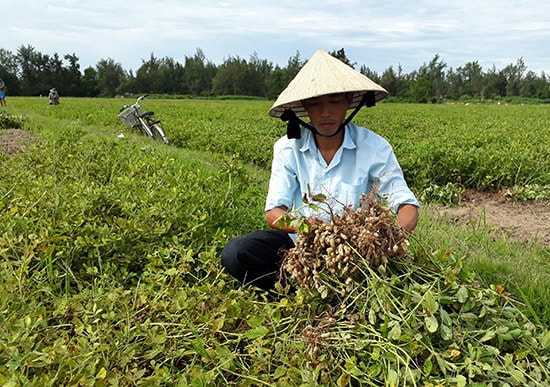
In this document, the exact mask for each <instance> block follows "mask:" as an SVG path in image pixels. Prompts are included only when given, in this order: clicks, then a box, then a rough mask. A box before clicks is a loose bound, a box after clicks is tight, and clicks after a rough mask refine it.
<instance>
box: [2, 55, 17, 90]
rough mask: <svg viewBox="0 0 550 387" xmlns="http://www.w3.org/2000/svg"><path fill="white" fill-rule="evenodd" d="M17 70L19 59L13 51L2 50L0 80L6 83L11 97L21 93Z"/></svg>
mask: <svg viewBox="0 0 550 387" xmlns="http://www.w3.org/2000/svg"><path fill="white" fill-rule="evenodd" d="M17 68H18V67H17V57H16V56H15V55H14V54H13V53H12V52H11V51H8V50H5V49H3V48H0V79H2V80H3V81H4V83H5V84H6V88H7V89H8V92H9V93H10V94H11V95H19V94H20V93H21V87H20V85H19V78H18V77H17Z"/></svg>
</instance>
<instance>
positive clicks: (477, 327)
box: [281, 194, 550, 386]
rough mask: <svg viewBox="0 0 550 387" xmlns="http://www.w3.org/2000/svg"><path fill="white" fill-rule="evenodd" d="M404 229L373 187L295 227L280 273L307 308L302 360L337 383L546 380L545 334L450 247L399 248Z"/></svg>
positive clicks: (549, 338) (548, 342) (549, 341)
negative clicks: (350, 204) (323, 217)
mask: <svg viewBox="0 0 550 387" xmlns="http://www.w3.org/2000/svg"><path fill="white" fill-rule="evenodd" d="M408 237H409V235H408V234H407V233H406V232H405V231H404V230H402V229H401V228H400V227H399V226H397V224H396V216H395V215H394V214H393V213H392V212H391V211H390V209H389V208H388V207H386V206H385V205H384V204H383V203H381V202H380V200H378V199H377V198H376V196H375V195H374V194H371V195H368V196H365V197H363V198H362V203H361V206H360V207H359V208H358V209H357V210H353V209H352V208H345V209H344V211H343V213H342V214H341V215H334V214H332V215H331V218H330V221H328V222H321V221H313V222H312V221H309V222H308V227H306V228H305V231H303V232H301V233H299V235H298V237H297V242H296V247H295V248H293V249H290V250H289V251H288V252H287V254H286V256H285V260H284V261H283V266H282V273H281V274H282V275H283V276H284V277H286V279H287V280H288V282H290V283H291V284H293V285H294V286H295V287H296V288H297V289H298V290H297V295H298V296H300V297H303V298H304V303H305V304H307V305H309V307H310V311H311V315H310V316H309V317H307V318H304V319H303V320H302V323H301V325H300V328H299V329H297V333H299V334H300V335H301V340H303V342H304V343H305V346H306V348H307V353H308V356H309V360H310V362H311V364H312V365H313V366H315V367H316V369H318V370H319V372H321V373H322V372H327V373H329V374H331V373H333V372H342V371H343V372H342V374H341V375H342V377H341V378H340V379H341V380H339V382H342V383H343V384H341V385H344V384H348V383H349V382H352V380H354V381H355V382H357V383H360V384H362V383H364V384H367V385H380V384H384V383H390V384H391V383H393V384H395V385H426V384H430V383H432V384H437V383H449V382H450V383H453V385H459V386H465V385H469V384H476V383H485V384H484V385H486V383H488V384H489V385H502V384H504V385H540V383H544V382H547V381H548V380H549V374H548V369H549V362H550V356H549V349H550V332H548V330H547V329H546V328H544V327H540V326H537V325H536V324H534V323H533V322H531V321H529V319H528V318H527V317H526V316H525V315H524V314H523V313H521V311H520V308H519V304H518V302H517V301H516V300H515V299H514V298H513V297H512V295H510V294H508V293H507V292H506V291H505V290H504V288H503V287H502V286H501V285H492V286H489V287H484V286H482V285H481V283H480V282H479V281H477V280H476V279H475V276H474V274H473V273H471V272H469V271H467V270H466V269H465V268H464V267H463V266H462V263H461V259H460V258H459V257H457V256H455V255H453V254H452V253H448V252H442V253H436V254H434V253H433V252H429V251H428V250H429V248H428V247H427V246H423V247H422V248H421V251H418V252H414V253H411V254H409V253H408V250H409V238H408ZM420 244H421V243H420V242H419V245H420ZM341 359H347V360H346V362H345V364H339V363H341ZM336 369H339V370H340V371H336Z"/></svg>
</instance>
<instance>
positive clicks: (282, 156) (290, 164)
mask: <svg viewBox="0 0 550 387" xmlns="http://www.w3.org/2000/svg"><path fill="white" fill-rule="evenodd" d="M298 187H299V183H298V179H297V176H296V168H295V162H294V159H293V157H292V148H290V147H287V146H284V143H282V142H281V141H278V142H276V143H275V145H274V147H273V161H272V164H271V177H270V179H269V189H268V192H267V199H266V204H265V210H266V211H269V210H271V209H273V208H275V207H280V206H285V207H286V208H288V209H291V208H292V207H293V205H294V204H295V203H292V200H293V198H294V192H295V191H296V190H297V189H298Z"/></svg>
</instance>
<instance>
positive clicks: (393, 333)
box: [388, 324, 401, 340]
mask: <svg viewBox="0 0 550 387" xmlns="http://www.w3.org/2000/svg"><path fill="white" fill-rule="evenodd" d="M400 337H401V325H399V324H395V326H394V327H393V328H392V329H391V330H390V331H389V333H388V338H389V339H390V340H399V338H400Z"/></svg>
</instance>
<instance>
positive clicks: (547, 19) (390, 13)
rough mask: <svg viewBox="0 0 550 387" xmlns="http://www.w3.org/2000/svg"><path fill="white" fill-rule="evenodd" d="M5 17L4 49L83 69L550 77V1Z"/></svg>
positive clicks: (111, 8)
mask: <svg viewBox="0 0 550 387" xmlns="http://www.w3.org/2000/svg"><path fill="white" fill-rule="evenodd" d="M0 15H1V18H2V21H1V22H0V26H1V28H2V30H1V32H0V48H4V49H7V50H9V51H11V52H12V53H16V52H17V48H18V47H20V46H21V45H25V46H26V45H31V46H33V47H35V48H36V49H37V50H38V51H40V52H41V53H43V54H49V55H52V54H54V53H58V54H59V55H60V56H61V57H63V55H65V54H72V53H75V54H76V55H77V56H78V57H79V58H80V61H79V63H80V65H81V68H82V69H83V68H85V67H87V66H95V64H96V63H97V62H98V61H99V60H101V59H107V58H111V59H113V60H115V61H116V62H118V63H120V64H121V65H122V67H123V68H124V69H126V70H130V69H133V70H137V68H139V66H140V65H141V64H142V61H143V60H147V59H148V58H149V57H150V55H151V53H153V54H154V56H155V57H157V58H164V57H171V58H173V59H174V60H176V61H179V62H180V63H184V61H185V57H186V56H193V55H195V53H196V50H197V49H198V48H200V49H201V50H202V51H203V53H204V55H205V57H206V59H208V60H210V61H212V62H213V63H215V64H221V63H223V61H224V60H225V59H227V58H228V57H230V56H231V57H236V56H238V57H240V58H244V59H249V58H250V56H251V55H252V54H254V53H256V54H257V55H258V57H259V58H260V59H267V60H268V61H270V62H272V63H273V64H279V65H281V66H286V64H287V62H288V59H289V58H290V57H293V56H295V55H296V53H299V54H300V57H301V58H302V59H308V58H309V57H310V56H311V55H312V54H313V52H314V51H315V50H316V49H318V48H321V49H324V50H326V51H334V50H339V49H341V48H344V49H345V51H346V55H347V57H348V58H349V59H350V60H351V61H352V62H355V63H357V66H356V68H358V67H359V66H361V65H366V66H368V67H370V68H371V69H372V70H374V71H377V72H382V71H384V70H385V69H386V68H388V67H389V66H394V68H396V67H397V66H398V65H401V66H402V68H403V70H404V71H405V72H410V71H412V70H415V69H418V68H419V67H420V66H422V65H423V64H424V63H427V62H429V61H430V60H431V59H432V58H433V57H434V56H435V55H436V54H439V55H440V58H441V60H442V61H443V62H445V63H446V64H447V65H448V66H449V67H453V68H457V67H459V66H462V65H464V64H466V63H468V62H472V61H478V62H479V64H480V65H481V66H482V67H483V69H484V70H488V69H489V68H491V67H492V66H493V65H495V66H496V68H497V69H502V68H503V67H505V66H506V65H508V64H510V63H514V64H515V63H516V61H517V60H518V59H519V58H523V61H524V63H525V64H526V66H527V69H528V70H532V71H534V72H536V73H537V74H540V73H541V72H542V71H544V72H545V73H547V74H548V73H550V2H549V1H545V0H514V1H512V0H462V1H452V2H451V1H435V0H432V1H428V0H418V1H410V0H397V1H380V0H378V1H374V0H326V1H322V0H317V1H310V0H294V1H287V0H277V1H263V0H221V1H209V0H153V1H151V0H130V1H119V0H94V1H88V0H0Z"/></svg>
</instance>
